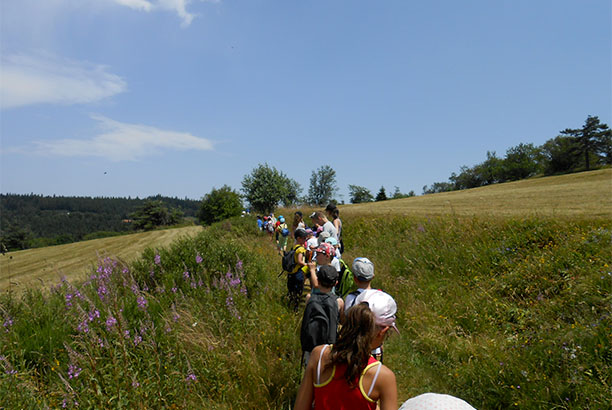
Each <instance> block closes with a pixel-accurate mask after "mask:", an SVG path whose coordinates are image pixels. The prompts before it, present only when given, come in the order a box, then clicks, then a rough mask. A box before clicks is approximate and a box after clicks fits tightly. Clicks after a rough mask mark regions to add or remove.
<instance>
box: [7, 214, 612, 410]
mask: <svg viewBox="0 0 612 410" xmlns="http://www.w3.org/2000/svg"><path fill="white" fill-rule="evenodd" d="M344 223H345V231H344V236H345V237H344V240H345V243H346V246H347V252H346V254H345V260H347V261H348V262H349V264H350V262H351V261H352V258H354V257H356V256H367V257H369V258H370V259H371V260H372V261H373V262H374V263H375V266H376V277H375V279H374V282H373V284H374V286H375V287H377V288H383V289H385V290H386V291H388V292H389V293H391V294H392V295H393V296H394V297H395V298H396V300H397V301H398V306H399V311H398V327H399V328H400V331H401V334H400V335H399V336H395V337H391V338H390V339H389V340H388V342H387V343H386V345H385V363H386V364H387V365H388V366H389V367H390V368H391V369H393V370H394V372H395V373H396V376H397V380H398V389H399V394H400V399H401V400H405V399H407V398H409V397H411V396H414V395H416V394H419V393H422V392H426V391H437V392H442V393H450V394H454V395H456V396H459V397H462V398H464V399H466V400H468V401H469V402H471V403H472V404H473V405H474V406H475V407H476V408H479V409H505V408H512V407H515V408H521V409H551V408H559V409H588V408H592V409H600V408H607V407H609V406H610V399H609V392H610V384H611V382H612V376H611V372H612V351H611V346H612V343H611V339H612V334H611V331H610V329H612V318H611V316H610V313H611V312H610V306H611V303H612V300H611V298H610V290H611V288H612V269H611V268H610V266H611V265H612V261H611V255H610V249H611V238H612V236H611V231H610V223H609V222H606V221H588V220H584V221H573V222H556V221H551V220H537V219H527V220H520V219H514V220H503V221H498V220H486V219H476V218H468V219H460V218H449V217H445V218H442V217H439V218H432V219H428V218H425V217H420V218H409V217H392V216H390V217H386V218H384V219H383V218H371V217H369V216H368V217H366V216H359V215H352V216H349V217H347V218H344ZM254 227H255V221H254V220H253V219H251V218H236V219H232V220H230V221H225V222H223V223H220V224H217V225H215V226H213V227H212V228H209V229H207V230H205V231H204V232H203V233H202V234H200V235H198V236H197V237H196V238H193V239H182V240H181V241H179V242H177V243H175V244H174V245H172V246H170V247H168V248H165V249H148V250H147V251H145V252H144V253H143V255H142V257H141V258H140V259H139V260H137V261H136V262H134V263H131V264H126V263H123V262H122V261H120V260H116V259H110V258H106V259H103V260H100V261H99V264H98V267H97V269H96V270H95V272H91V276H90V278H89V279H88V280H87V281H85V282H84V283H74V284H72V283H69V282H67V281H63V282H61V283H59V284H58V285H57V286H55V287H54V288H53V290H52V291H51V292H45V293H44V294H43V292H40V291H34V290H32V291H30V292H27V293H26V294H24V295H23V296H21V297H20V298H17V297H15V296H14V295H10V294H5V295H4V296H3V297H2V300H1V305H0V314H1V315H2V321H3V324H4V325H3V328H0V355H1V357H0V369H2V372H1V374H0V407H5V408H59V407H63V406H66V407H69V408H74V407H79V408H211V409H216V408H219V409H225V408H236V409H243V408H244V409H249V408H279V409H280V408H289V407H290V406H291V404H292V402H293V399H294V397H295V394H296V391H297V387H298V384H299V381H300V380H299V378H300V368H299V361H300V346H299V341H298V334H299V327H298V326H299V321H300V319H301V317H300V315H299V314H297V315H296V314H294V313H292V312H290V311H289V310H288V309H287V308H286V307H285V305H284V304H283V303H282V296H283V294H284V293H285V283H284V278H282V277H281V278H279V277H278V275H277V274H278V272H279V271H280V260H279V258H278V256H277V255H276V253H275V251H274V247H273V244H272V243H271V242H270V241H269V240H268V238H267V237H266V236H265V235H263V234H259V233H258V232H257V231H256V230H255V228H254ZM77 403H78V404H77Z"/></svg>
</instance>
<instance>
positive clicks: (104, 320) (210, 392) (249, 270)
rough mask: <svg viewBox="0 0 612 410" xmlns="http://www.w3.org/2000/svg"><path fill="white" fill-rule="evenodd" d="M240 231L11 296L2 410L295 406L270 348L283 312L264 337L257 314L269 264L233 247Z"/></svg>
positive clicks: (0, 366) (105, 262)
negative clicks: (75, 281) (286, 394)
mask: <svg viewBox="0 0 612 410" xmlns="http://www.w3.org/2000/svg"><path fill="white" fill-rule="evenodd" d="M236 222H237V223H238V224H239V223H240V221H236ZM240 229H241V227H240V226H236V227H235V228H234V229H233V230H232V226H231V225H227V224H222V225H219V226H218V227H217V232H214V228H213V229H210V230H207V231H205V232H204V233H203V234H202V235H200V236H199V237H198V238H195V239H184V240H181V241H179V242H177V243H176V244H175V245H174V246H172V247H171V248H169V249H161V250H155V249H148V250H147V251H145V252H144V254H143V255H142V258H141V259H140V260H138V261H137V262H135V263H133V264H131V265H128V264H125V263H123V262H121V261H118V260H116V259H112V258H104V259H101V260H100V261H99V263H98V266H97V267H96V268H95V271H94V272H92V273H91V275H90V276H89V278H88V279H87V280H86V281H85V282H83V283H80V284H71V283H69V282H67V281H66V280H62V281H61V282H60V283H58V284H57V286H53V287H52V289H50V290H49V291H48V292H42V291H30V292H28V293H26V294H25V295H24V296H23V298H22V299H21V300H17V299H16V298H14V297H12V296H11V295H4V296H3V298H2V304H1V306H0V315H1V316H0V317H1V318H2V323H3V327H2V328H1V329H0V332H1V333H2V334H1V335H0V370H1V371H2V374H1V375H0V408H18V407H22V408H109V407H112V408H192V407H197V408H226V407H234V406H235V407H236V408H244V407H248V404H245V403H246V402H247V401H249V400H252V402H253V403H254V402H255V401H256V400H259V401H261V400H262V398H263V399H264V400H265V401H266V402H268V403H275V402H277V403H278V406H282V401H283V400H284V401H285V402H288V400H289V399H288V398H287V397H283V395H282V394H280V395H279V394H278V392H282V391H290V389H289V386H290V385H291V384H292V380H293V379H294V378H295V374H294V373H295V369H293V368H287V369H279V367H280V365H282V360H281V361H279V358H282V357H283V356H286V353H285V352H280V345H281V344H282V343H283V341H282V337H281V338H280V339H279V340H278V341H275V343H267V342H265V337H266V335H269V337H274V335H280V328H281V324H280V323H279V321H277V320H276V318H277V317H279V318H280V317H281V316H282V315H283V314H284V312H283V308H282V306H279V308H278V309H272V311H273V318H271V319H270V321H269V322H270V323H269V324H267V325H265V331H263V332H262V331H261V324H260V323H259V322H260V321H259V320H258V317H257V315H258V312H257V310H254V309H252V303H253V300H258V301H259V302H258V303H260V304H261V303H263V301H264V300H266V301H268V302H267V303H266V304H270V293H271V292H270V289H269V284H268V283H266V278H267V277H268V276H270V275H269V272H266V271H265V270H264V266H265V263H264V262H263V260H262V258H260V257H259V260H258V257H257V255H255V256H253V255H250V254H249V252H247V250H246V248H245V247H244V246H243V245H241V244H238V243H233V242H232V241H231V239H230V237H232V236H233V235H231V234H232V233H234V232H232V231H240ZM220 236H225V237H227V238H226V240H221V239H220ZM264 324H265V321H264ZM264 342H265V343H264ZM270 349H273V350H270ZM296 350H297V349H296ZM264 381H265V382H264ZM249 385H251V387H250V388H249V389H250V390H251V393H250V394H248V395H247V396H244V391H243V390H244V389H245V386H249ZM15 406H17V407H15Z"/></svg>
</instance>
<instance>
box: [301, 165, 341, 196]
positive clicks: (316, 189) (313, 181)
mask: <svg viewBox="0 0 612 410" xmlns="http://www.w3.org/2000/svg"><path fill="white" fill-rule="evenodd" d="M337 189H338V188H337V186H336V171H334V170H333V168H332V167H330V166H329V165H323V166H322V167H320V168H319V169H317V170H316V171H312V175H311V177H310V187H309V188H308V202H310V203H311V204H313V205H319V206H320V205H325V204H327V203H329V202H331V200H332V199H333V196H334V193H335V192H336V190H337Z"/></svg>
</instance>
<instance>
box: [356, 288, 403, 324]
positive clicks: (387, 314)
mask: <svg viewBox="0 0 612 410" xmlns="http://www.w3.org/2000/svg"><path fill="white" fill-rule="evenodd" d="M362 302H367V303H368V306H369V307H370V310H371V311H372V313H374V316H375V317H376V324H377V325H379V326H389V327H391V328H393V330H395V331H396V332H397V333H399V330H397V327H396V326H395V314H396V312H397V304H396V303H395V300H393V298H392V297H391V296H390V295H389V294H388V293H385V292H383V291H382V290H378V289H366V290H364V291H363V292H361V293H360V294H359V296H357V298H356V299H355V305H358V304H360V303H362Z"/></svg>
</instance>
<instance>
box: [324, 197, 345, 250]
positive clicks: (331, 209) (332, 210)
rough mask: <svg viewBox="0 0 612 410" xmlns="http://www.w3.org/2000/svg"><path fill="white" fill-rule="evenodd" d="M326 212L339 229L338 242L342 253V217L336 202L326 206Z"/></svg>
mask: <svg viewBox="0 0 612 410" xmlns="http://www.w3.org/2000/svg"><path fill="white" fill-rule="evenodd" d="M325 212H327V216H328V218H330V219H331V222H332V223H333V224H334V226H335V227H336V230H337V231H338V238H337V239H338V243H339V244H340V253H344V242H343V241H342V219H340V210H339V209H338V207H336V204H334V203H330V204H329V205H327V207H326V208H325Z"/></svg>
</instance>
